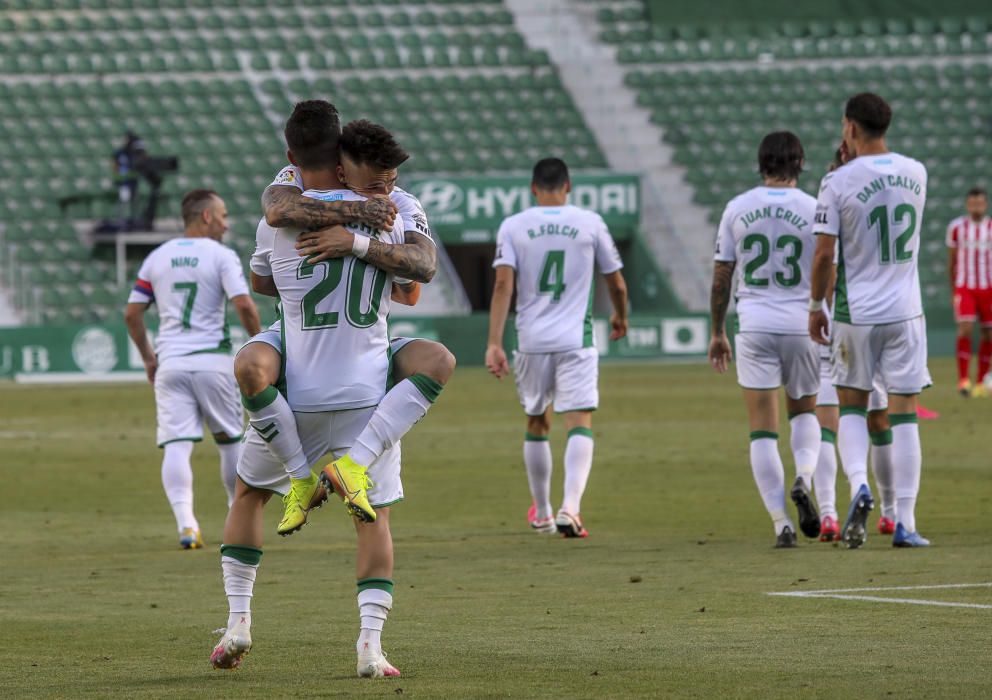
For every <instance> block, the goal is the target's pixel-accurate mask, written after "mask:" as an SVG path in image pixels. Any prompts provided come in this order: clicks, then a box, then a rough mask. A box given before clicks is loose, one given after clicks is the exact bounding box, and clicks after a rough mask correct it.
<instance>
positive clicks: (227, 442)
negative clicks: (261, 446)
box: [214, 433, 245, 445]
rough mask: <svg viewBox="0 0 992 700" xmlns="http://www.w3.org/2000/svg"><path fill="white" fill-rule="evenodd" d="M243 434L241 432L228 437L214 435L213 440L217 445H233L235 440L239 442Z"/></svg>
mask: <svg viewBox="0 0 992 700" xmlns="http://www.w3.org/2000/svg"><path fill="white" fill-rule="evenodd" d="M244 436H245V434H244V433H241V434H240V435H235V436H234V437H229V438H225V439H221V438H217V437H215V438H214V442H215V443H217V444H218V445H233V444H234V443H236V442H241V441H242V439H243V438H244Z"/></svg>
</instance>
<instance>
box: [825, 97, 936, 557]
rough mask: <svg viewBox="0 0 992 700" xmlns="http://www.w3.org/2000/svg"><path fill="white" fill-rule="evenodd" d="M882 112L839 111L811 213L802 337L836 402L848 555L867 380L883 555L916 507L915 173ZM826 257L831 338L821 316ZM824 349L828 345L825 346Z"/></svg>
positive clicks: (850, 107)
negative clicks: (882, 455) (881, 493)
mask: <svg viewBox="0 0 992 700" xmlns="http://www.w3.org/2000/svg"><path fill="white" fill-rule="evenodd" d="M891 120H892V110H891V109H890V107H889V105H888V104H887V103H886V102H885V100H883V99H882V98H881V97H879V96H878V95H875V94H872V93H860V94H857V95H855V96H854V97H852V98H850V99H849V100H848V101H847V105H846V106H845V109H844V118H843V139H844V144H845V146H846V148H847V151H848V153H849V154H850V155H851V156H852V160H851V161H850V162H849V163H847V164H846V165H844V166H843V167H841V168H838V169H837V170H835V171H834V172H832V173H829V174H827V175H826V177H824V179H823V182H822V184H821V185H820V196H819V200H818V202H817V211H816V225H815V232H816V234H817V235H818V236H819V238H818V239H817V244H816V252H815V255H814V261H813V282H812V289H811V291H810V302H809V332H810V335H811V336H812V338H813V339H814V340H815V341H816V342H818V343H827V342H831V343H832V346H833V353H832V362H833V378H834V384H835V385H836V386H837V390H838V396H839V400H840V426H839V431H838V443H839V444H838V446H839V449H840V456H841V464H842V466H843V468H844V473H845V474H846V475H847V478H848V481H849V483H850V487H851V505H850V508H849V509H848V513H847V518H846V520H845V522H844V526H843V529H842V531H841V538H842V539H843V540H844V542H845V544H847V546H848V547H850V548H852V549H853V548H857V547H860V546H861V545H862V544H863V543H864V541H865V539H866V527H865V523H866V521H867V519H868V513H869V512H870V511H871V510H872V508H873V507H874V499H873V497H872V494H871V490H870V489H869V488H868V450H869V447H868V445H869V437H868V426H867V417H866V413H867V409H868V396H869V394H870V392H871V390H872V382H873V379H874V377H875V376H876V374H879V375H880V377H881V380H882V382H883V384H884V387H885V390H886V391H887V392H888V404H889V411H890V413H889V420H890V422H891V424H892V447H891V452H892V465H893V486H894V490H895V497H896V512H895V515H896V528H895V533H894V534H893V538H892V544H893V545H894V546H897V547H920V546H926V545H928V544H929V542H928V541H927V540H926V539H924V538H923V537H921V536H920V535H919V534H918V533H917V532H916V518H915V508H916V497H917V493H918V491H919V484H920V471H921V463H922V455H921V450H920V433H919V427H918V425H917V414H916V408H917V397H918V396H919V394H920V392H921V391H922V390H923V388H925V387H926V386H927V385H928V384H929V381H930V380H929V374H928V372H927V367H926V358H927V350H926V349H927V337H926V324H925V321H924V317H923V305H922V301H921V297H920V280H919V273H918V271H917V262H918V256H919V245H920V235H919V231H920V225H921V222H922V216H923V206H924V203H925V202H926V187H927V171H926V168H925V167H924V166H923V164H921V163H919V162H918V161H915V160H913V159H911V158H907V157H906V156H902V155H899V154H898V153H892V152H890V151H889V150H888V147H887V146H886V143H885V132H886V130H887V129H888V127H889V123H890V122H891ZM835 244H836V249H837V253H836V255H837V283H836V292H835V296H834V309H833V313H834V318H833V330H832V333H831V332H830V329H829V325H830V324H829V321H828V319H827V316H826V314H825V313H824V311H823V298H824V294H825V293H826V289H827V285H828V283H829V279H830V275H831V272H832V268H833V265H834V249H835ZM828 337H829V338H830V340H828Z"/></svg>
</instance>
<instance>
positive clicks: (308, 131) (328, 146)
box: [283, 100, 341, 170]
mask: <svg viewBox="0 0 992 700" xmlns="http://www.w3.org/2000/svg"><path fill="white" fill-rule="evenodd" d="M283 133H284V134H285V136H286V146H287V147H288V148H289V152H290V153H292V154H293V160H295V161H296V164H297V165H298V166H300V167H301V168H305V169H307V170H326V169H329V168H333V167H334V166H335V165H337V164H338V139H339V138H340V137H341V118H340V117H339V116H338V110H337V109H336V108H335V107H334V105H332V104H331V103H330V102H327V101H326V100H307V101H305V102H297V103H296V107H295V108H294V109H293V113H292V114H291V115H290V117H289V119H288V120H287V121H286V129H285V130H284V132H283Z"/></svg>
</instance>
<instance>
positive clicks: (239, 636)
mask: <svg viewBox="0 0 992 700" xmlns="http://www.w3.org/2000/svg"><path fill="white" fill-rule="evenodd" d="M249 651H251V628H250V627H249V626H248V624H247V623H246V622H245V618H243V617H242V618H241V622H239V623H238V624H236V625H235V626H234V627H232V628H231V629H229V630H227V631H226V632H224V636H223V637H221V638H220V641H219V642H218V643H217V646H215V647H214V650H213V653H212V654H210V663H211V665H213V667H214V668H227V669H231V670H234V669H236V668H237V667H238V666H240V665H241V661H242V660H243V659H244V657H245V654H247V653H248V652H249Z"/></svg>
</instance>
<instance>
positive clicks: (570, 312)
mask: <svg viewBox="0 0 992 700" xmlns="http://www.w3.org/2000/svg"><path fill="white" fill-rule="evenodd" d="M502 266H506V267H512V268H513V269H514V270H516V274H517V319H516V322H517V346H518V349H519V350H520V352H563V351H566V350H577V349H579V348H587V347H593V334H592V294H593V274H594V272H595V269H596V268H598V269H599V271H600V273H602V274H604V275H608V274H610V273H613V272H616V271H617V270H619V269H621V268H622V267H623V263H621V262H620V254H619V253H618V252H617V247H616V245H615V244H614V243H613V239H612V238H611V237H610V232H609V230H607V228H606V223H605V222H604V221H603V219H602V217H601V216H600V215H599V214H597V213H595V212H592V211H587V210H585V209H580V208H579V207H573V206H564V207H531V208H530V209H527V210H525V211H522V212H520V213H519V214H514V215H513V216H511V217H509V218H507V219H506V220H505V221H504V222H503V224H502V225H501V226H500V228H499V233H498V234H497V238H496V259H495V260H494V261H493V267H502Z"/></svg>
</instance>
